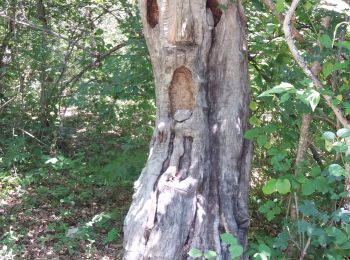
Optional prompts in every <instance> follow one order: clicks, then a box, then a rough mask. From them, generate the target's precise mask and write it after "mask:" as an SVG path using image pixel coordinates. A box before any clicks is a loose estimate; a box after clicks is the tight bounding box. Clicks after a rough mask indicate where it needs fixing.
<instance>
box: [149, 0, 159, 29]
mask: <svg viewBox="0 0 350 260" xmlns="http://www.w3.org/2000/svg"><path fill="white" fill-rule="evenodd" d="M158 21H159V8H158V3H157V0H147V22H148V24H149V25H150V26H151V27H152V28H154V27H156V25H157V24H158Z"/></svg>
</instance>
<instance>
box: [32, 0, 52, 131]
mask: <svg viewBox="0 0 350 260" xmlns="http://www.w3.org/2000/svg"><path fill="white" fill-rule="evenodd" d="M36 7H37V17H38V20H39V21H40V23H41V25H42V27H43V28H44V29H46V30H48V29H49V24H48V20H47V14H46V8H45V5H44V3H43V1H42V0H36ZM47 48H48V41H47V35H46V33H45V32H42V34H41V52H42V58H41V59H40V62H41V64H40V67H39V68H40V87H41V88H40V121H41V124H42V126H43V127H44V128H46V127H49V126H50V119H49V116H50V110H49V100H48V98H49V87H50V83H51V82H49V81H50V80H49V73H48V72H47V61H48V58H49V57H48V53H47Z"/></svg>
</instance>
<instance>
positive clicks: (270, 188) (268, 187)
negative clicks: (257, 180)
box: [262, 179, 277, 195]
mask: <svg viewBox="0 0 350 260" xmlns="http://www.w3.org/2000/svg"><path fill="white" fill-rule="evenodd" d="M276 183H277V181H276V179H271V180H269V181H268V182H267V183H266V184H265V185H264V186H263V188H262V191H263V192H264V194H267V195H269V194H272V193H274V192H275V191H277V188H276Z"/></svg>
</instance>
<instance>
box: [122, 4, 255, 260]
mask: <svg viewBox="0 0 350 260" xmlns="http://www.w3.org/2000/svg"><path fill="white" fill-rule="evenodd" d="M139 2H140V6H139V7H140V11H141V17H142V21H143V25H144V33H145V37H146V41H147V45H148V48H149V52H150V56H151V59H152V64H153V70H154V75H155V84H156V97H157V108H158V110H157V120H156V129H155V132H154V135H153V138H152V141H151V145H150V155H149V159H148V162H147V164H146V167H145V168H144V169H143V171H142V173H141V176H140V178H139V179H138V181H137V182H136V183H135V194H134V197H133V202H132V205H131V207H130V210H129V213H128V215H127V217H126V219H125V226H124V235H125V238H124V239H125V240H124V248H125V255H124V259H127V260H131V259H162V260H176V259H187V258H188V255H187V253H188V251H189V250H190V249H191V248H199V249H201V250H203V251H206V250H213V251H216V253H217V254H218V258H217V259H230V255H229V252H228V250H227V246H225V245H224V244H223V243H222V242H221V241H220V234H221V233H224V232H229V233H231V234H234V235H235V236H236V237H237V238H238V240H239V242H240V243H241V244H242V245H243V246H244V247H246V245H247V231H248V226H249V215H248V209H247V200H248V186H249V172H250V164H251V144H250V143H249V141H247V140H245V139H244V138H243V135H244V132H245V130H246V129H247V127H248V123H247V119H248V116H249V109H248V104H249V87H248V77H247V53H246V51H247V50H246V40H245V34H244V24H245V21H244V16H243V12H242V8H241V6H240V3H239V1H238V0H237V1H235V3H233V1H231V0H208V1H205V0H158V1H157V0H140V1H139ZM219 4H222V5H223V6H225V11H223V10H221V9H220V8H219Z"/></svg>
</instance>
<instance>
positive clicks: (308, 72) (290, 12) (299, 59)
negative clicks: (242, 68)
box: [283, 0, 350, 128]
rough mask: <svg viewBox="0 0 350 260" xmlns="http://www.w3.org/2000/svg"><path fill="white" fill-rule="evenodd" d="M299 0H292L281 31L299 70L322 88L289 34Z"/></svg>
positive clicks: (340, 117)
mask: <svg viewBox="0 0 350 260" xmlns="http://www.w3.org/2000/svg"><path fill="white" fill-rule="evenodd" d="M299 2H300V0H293V2H292V4H291V6H290V9H289V10H288V12H287V14H286V17H285V20H284V23H283V31H284V34H285V38H286V42H287V44H288V47H289V50H290V52H291V54H292V56H293V58H294V60H295V61H296V62H297V63H298V65H299V66H300V68H301V69H302V70H303V72H304V73H305V75H306V76H307V77H308V78H310V79H311V80H312V82H313V84H314V86H315V87H316V88H323V85H322V83H321V81H320V80H319V79H318V78H317V77H316V76H315V75H314V73H312V71H311V70H310V68H309V67H308V66H307V64H306V62H305V60H304V58H303V57H302V56H301V55H300V53H299V50H298V48H297V47H296V45H295V43H294V41H293V36H292V32H291V20H292V17H293V16H294V13H295V10H296V8H297V6H298V4H299ZM323 97H324V99H325V100H326V103H327V105H328V106H329V107H330V108H331V109H332V111H333V113H334V114H335V116H336V118H337V119H338V120H339V122H340V123H341V124H342V125H343V127H346V128H350V123H349V122H348V120H347V119H346V118H345V117H344V115H343V112H342V111H341V110H340V109H339V108H338V107H336V106H335V105H333V102H332V98H331V97H330V96H327V95H323Z"/></svg>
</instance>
